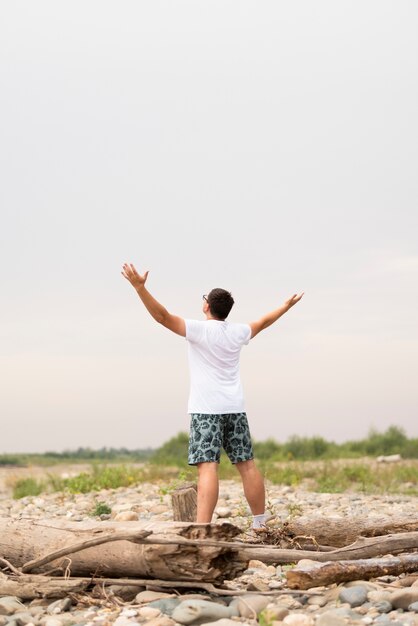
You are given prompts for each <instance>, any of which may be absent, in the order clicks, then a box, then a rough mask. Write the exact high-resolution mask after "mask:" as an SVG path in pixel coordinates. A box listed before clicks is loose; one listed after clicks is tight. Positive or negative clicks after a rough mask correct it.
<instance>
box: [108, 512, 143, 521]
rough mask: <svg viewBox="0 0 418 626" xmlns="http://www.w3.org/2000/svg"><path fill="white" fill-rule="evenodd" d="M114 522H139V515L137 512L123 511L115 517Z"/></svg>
mask: <svg viewBox="0 0 418 626" xmlns="http://www.w3.org/2000/svg"><path fill="white" fill-rule="evenodd" d="M114 520H115V522H137V521H138V520H139V515H138V513H135V511H122V512H121V513H118V514H117V515H115V517H114Z"/></svg>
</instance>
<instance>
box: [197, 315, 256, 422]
mask: <svg viewBox="0 0 418 626" xmlns="http://www.w3.org/2000/svg"><path fill="white" fill-rule="evenodd" d="M185 322H186V339H187V344H188V349H189V366H190V396H189V406H188V412H189V413H215V414H216V413H242V412H243V411H245V408H244V394H243V390H242V385H241V379H240V375H239V355H240V352H241V348H242V346H243V345H246V344H248V342H249V341H250V339H251V328H250V327H249V325H248V324H234V323H230V322H226V321H224V322H221V321H219V320H205V321H197V320H185Z"/></svg>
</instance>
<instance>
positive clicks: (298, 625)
mask: <svg viewBox="0 0 418 626" xmlns="http://www.w3.org/2000/svg"><path fill="white" fill-rule="evenodd" d="M314 623H315V622H314V619H313V617H312V616H311V615H306V613H292V614H291V615H286V617H285V618H284V619H283V624H289V626H314Z"/></svg>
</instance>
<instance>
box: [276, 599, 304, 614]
mask: <svg viewBox="0 0 418 626" xmlns="http://www.w3.org/2000/svg"><path fill="white" fill-rule="evenodd" d="M277 604H280V605H281V606H284V607H285V608H286V609H289V611H297V609H301V608H302V604H301V603H300V602H299V600H295V598H294V597H293V596H289V595H283V596H279V597H278V599H277Z"/></svg>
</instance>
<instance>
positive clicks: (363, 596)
mask: <svg viewBox="0 0 418 626" xmlns="http://www.w3.org/2000/svg"><path fill="white" fill-rule="evenodd" d="M367 592H368V589H366V588H365V587H363V586H362V585H356V586H355V587H344V589H342V590H341V592H340V595H339V599H340V602H347V603H348V604H349V605H350V606H351V607H354V606H361V605H362V604H364V603H365V602H366V601H367Z"/></svg>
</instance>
